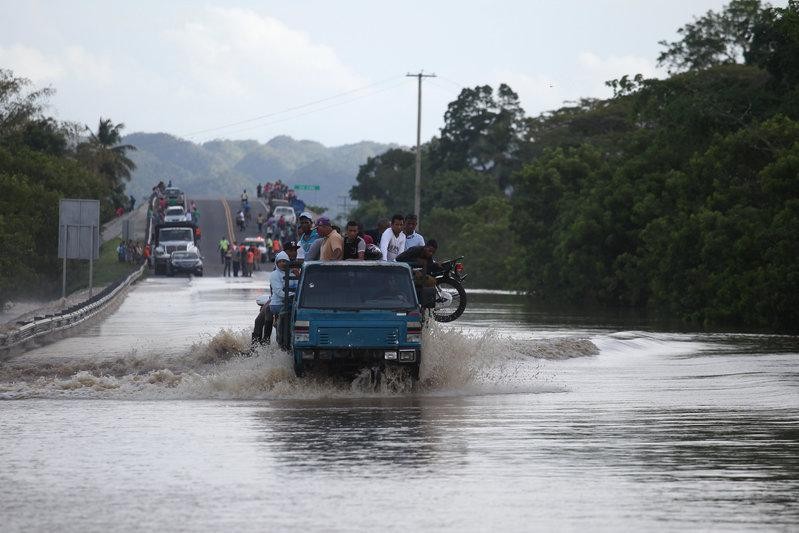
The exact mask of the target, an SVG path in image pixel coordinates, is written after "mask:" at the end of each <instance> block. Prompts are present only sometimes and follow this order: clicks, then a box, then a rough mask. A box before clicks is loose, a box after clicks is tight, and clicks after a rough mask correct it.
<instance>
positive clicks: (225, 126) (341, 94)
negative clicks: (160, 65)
mask: <svg viewBox="0 0 799 533" xmlns="http://www.w3.org/2000/svg"><path fill="white" fill-rule="evenodd" d="M400 77H402V76H392V77H390V78H386V79H383V80H380V81H376V82H374V83H370V84H368V85H364V86H362V87H358V88H355V89H350V90H349V91H344V92H342V93H338V94H334V95H332V96H328V97H325V98H320V99H319V100H314V101H312V102H307V103H305V104H301V105H297V106H293V107H288V108H286V109H282V110H280V111H274V112H272V113H266V114H264V115H258V116H256V117H252V118H248V119H244V120H240V121H237V122H231V123H229V124H225V125H222V126H215V127H213V128H206V129H204V130H197V131H193V132H190V133H184V134H183V135H181V136H182V137H193V136H195V135H200V134H201V133H208V132H211V131H217V130H222V129H225V128H231V127H233V126H240V125H241V124H248V123H250V122H255V121H258V120H263V119H265V118H269V117H274V116H277V115H282V114H283V113H290V112H291V111H297V110H298V109H304V108H306V107H311V106H314V105H316V104H321V103H324V102H328V101H330V100H335V99H337V98H341V97H343V96H347V95H349V94H353V93H357V92H360V91H364V90H366V89H369V88H372V87H375V86H378V85H382V84H384V83H387V82H389V81H393V80H396V79H398V78H400Z"/></svg>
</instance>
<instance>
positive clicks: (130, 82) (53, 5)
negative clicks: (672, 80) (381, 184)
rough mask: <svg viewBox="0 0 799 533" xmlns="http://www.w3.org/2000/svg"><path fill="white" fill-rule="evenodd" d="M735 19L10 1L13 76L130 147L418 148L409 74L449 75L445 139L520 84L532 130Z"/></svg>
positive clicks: (620, 7) (434, 98)
mask: <svg viewBox="0 0 799 533" xmlns="http://www.w3.org/2000/svg"><path fill="white" fill-rule="evenodd" d="M725 3H726V2H725V1H723V0H637V1H636V0H558V1H555V0H538V1H536V0H527V1H505V2H501V1H469V0H457V1H431V0H426V1H415V0H405V1H404V2H392V3H389V2H375V1H373V0H372V1H366V0H364V1H344V0H340V1H323V0H319V1H310V0H291V1H287V0H282V1H244V0H241V1H209V2H194V1H175V0H170V1H168V2H167V1H159V0H153V1H150V0H136V1H134V2H130V1H127V2H121V1H114V0H98V1H71V2H65V1H55V0H54V1H49V2H48V1H36V0H26V1H25V2H19V1H16V0H0V67H3V68H10V69H12V70H13V71H14V72H15V73H16V74H17V75H20V76H24V77H28V78H30V79H32V80H33V81H34V82H36V83H37V84H38V85H50V86H52V87H53V88H55V89H56V91H57V93H56V95H55V96H54V97H53V98H52V99H51V106H52V107H51V112H53V113H55V114H56V115H57V116H58V117H59V118H61V119H63V120H73V121H78V122H81V123H85V124H90V125H95V124H96V122H97V120H98V119H99V117H101V116H102V117H106V118H111V119H112V120H114V121H115V122H124V123H125V124H126V132H133V131H146V132H160V131H163V132H168V133H172V134H175V135H178V136H182V137H187V138H190V139H192V140H195V141H204V140H208V139H213V138H231V139H257V140H259V141H266V140H268V139H270V138H272V137H274V136H276V135H281V134H287V135H291V136H292V137H295V138H298V139H312V140H317V141H320V142H322V143H324V144H326V145H339V144H344V143H351V142H357V141H360V140H375V141H380V142H395V143H400V144H405V145H410V144H413V143H415V137H416V80H415V79H412V78H407V77H405V74H407V73H408V72H416V71H419V70H420V69H424V70H425V71H426V72H433V73H436V74H438V75H439V77H438V78H435V79H431V80H428V81H425V83H424V94H423V117H422V123H423V125H422V136H423V139H429V138H430V137H431V136H432V135H435V134H436V133H437V131H438V129H439V128H440V127H441V124H442V119H443V114H444V111H445V110H446V106H447V103H449V102H450V101H452V100H454V99H455V97H456V96H457V94H458V92H459V91H460V88H461V87H462V86H474V85H478V84H490V85H492V86H495V87H496V85H498V84H499V83H501V82H505V83H508V84H509V85H510V86H511V87H512V88H513V89H514V90H515V91H516V92H518V93H519V95H520V96H521V100H522V105H523V107H524V108H525V110H526V111H527V113H528V114H531V115H532V114H538V113H541V112H543V111H546V110H549V109H554V108H556V107H558V106H559V105H560V104H561V103H562V102H563V101H565V100H572V99H576V98H578V97H581V96H594V97H602V96H607V95H609V91H608V89H607V88H606V87H605V86H604V84H603V83H604V81H605V80H608V79H612V78H617V77H620V76H622V75H624V74H636V73H639V72H640V73H642V74H644V75H647V76H654V75H662V73H661V72H659V71H658V70H657V69H656V68H655V59H656V57H657V54H658V52H659V50H660V46H659V45H658V44H657V42H658V41H659V40H661V39H667V40H673V39H675V38H676V30H677V28H679V27H680V26H681V25H683V24H685V23H686V22H689V21H691V20H692V17H694V16H696V15H700V14H702V13H704V12H705V11H707V10H708V9H715V10H718V9H719V8H720V7H721V6H723V5H724V4H725ZM774 3H775V4H777V5H784V4H785V3H786V2H774Z"/></svg>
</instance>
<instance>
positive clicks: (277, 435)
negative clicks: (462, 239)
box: [0, 278, 799, 532]
mask: <svg viewBox="0 0 799 533" xmlns="http://www.w3.org/2000/svg"><path fill="white" fill-rule="evenodd" d="M261 281H262V280H261ZM261 281H258V280H255V281H254V282H251V281H248V282H246V283H245V282H241V281H237V282H228V281H226V280H221V279H213V278H209V279H201V280H191V281H186V280H165V279H158V280H153V281H150V280H148V281H147V282H145V283H144V284H142V285H141V286H140V287H138V288H137V289H136V290H134V291H133V292H132V293H131V294H130V295H129V296H128V297H127V299H126V300H125V302H124V303H123V304H122V306H120V308H119V310H118V311H117V312H116V313H114V315H113V316H111V317H109V318H108V319H107V320H105V321H104V322H102V323H99V324H96V325H94V326H92V327H91V328H88V329H87V331H86V332H84V333H83V334H81V335H79V336H76V337H73V338H72V339H66V340H64V341H60V342H57V343H54V344H52V345H49V346H45V347H43V348H40V349H37V350H32V351H31V352H29V353H28V354H25V355H24V356H23V357H20V358H18V359H16V360H14V361H10V362H8V363H5V364H4V365H3V366H2V367H0V398H7V399H9V401H0V502H2V504H0V524H3V528H2V529H3V531H6V530H8V531H27V530H55V529H58V530H75V531H77V530H80V531H84V530H95V531H107V530H130V531H134V530H136V531H138V530H141V529H145V530H148V529H153V530H187V531H219V530H263V529H270V530H303V529H310V530H326V531H327V530H347V531H349V530H380V531H383V530H401V531H403V532H405V531H408V530H441V529H446V530H453V529H457V530H466V531H473V530H499V531H504V530H529V529H543V530H562V529H566V530H592V531H593V530H596V529H599V530H608V531H617V530H654V531H660V530H674V529H679V530H706V529H716V530H723V531H728V530H741V529H749V530H762V529H768V530H771V529H776V530H786V531H787V530H796V529H797V527H799V506H798V505H797V496H796V495H797V494H799V454H797V449H799V340H798V339H797V338H796V337H786V336H769V335H756V334H742V333H735V334H731V333H721V332H715V333H703V332H697V331H680V330H679V328H676V327H675V328H671V329H670V328H668V327H663V324H662V323H658V324H657V325H655V323H654V322H653V321H651V320H650V319H648V318H646V317H641V316H637V315H627V314H625V313H612V314H608V313H589V312H587V310H585V309H582V310H580V309H574V308H572V309H566V308H560V309H557V308H543V307H541V306H537V305H534V304H531V303H530V302H529V301H528V300H527V299H525V298H523V297H518V296H510V295H502V294H471V295H470V297H469V307H468V309H467V312H466V314H465V315H464V317H463V318H462V319H461V320H459V321H457V322H456V323H454V324H453V327H452V328H451V329H447V328H444V329H440V330H436V331H433V332H430V331H428V332H427V335H429V337H428V338H427V340H426V342H427V347H426V350H427V351H426V355H427V356H429V358H428V359H426V365H427V366H428V370H435V372H431V375H432V376H433V377H434V378H435V379H432V378H431V379H429V380H428V381H429V383H428V384H427V386H426V387H422V389H421V390H419V391H417V392H416V393H414V394H392V393H387V392H372V391H363V390H353V389H352V388H351V387H350V386H348V384H347V383H340V382H339V383H332V382H331V383H329V382H326V381H324V380H322V381H319V382H313V381H311V380H297V379H295V378H294V377H293V376H292V375H291V367H290V362H289V361H288V358H287V357H286V356H285V354H278V353H277V352H276V351H275V350H274V346H272V347H271V348H269V349H268V350H267V349H264V350H262V351H261V352H260V355H259V356H258V357H231V353H230V351H231V349H232V350H234V351H236V350H237V349H238V347H240V346H243V345H244V344H245V343H246V339H247V332H246V331H245V329H246V328H248V327H249V325H250V322H251V320H252V318H253V315H254V311H255V306H254V304H253V303H252V300H253V299H254V295H255V294H257V293H258V292H259V291H260V290H261V288H260V286H259V285H258V283H261ZM165 293H168V294H169V295H170V298H169V299H168V301H166V302H165V303H164V305H162V306H161V305H159V306H154V305H152V303H153V301H154V298H159V297H162V296H163V294H165ZM225 328H228V329H229V330H231V331H223V330H225ZM428 341H432V342H428ZM231 347H232V348H231ZM77 399H80V400H77ZM76 400H77V401H76ZM119 400H124V401H119ZM152 400H157V401H152Z"/></svg>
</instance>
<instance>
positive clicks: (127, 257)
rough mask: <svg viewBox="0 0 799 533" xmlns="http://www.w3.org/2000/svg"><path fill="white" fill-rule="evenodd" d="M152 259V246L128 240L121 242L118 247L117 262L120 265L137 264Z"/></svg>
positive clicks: (121, 240)
mask: <svg viewBox="0 0 799 533" xmlns="http://www.w3.org/2000/svg"><path fill="white" fill-rule="evenodd" d="M148 257H150V245H149V244H145V245H142V243H141V241H133V240H131V239H128V240H127V241H126V240H125V239H120V240H119V245H118V246H117V261H119V262H120V263H130V264H136V263H140V262H141V261H142V260H143V259H147V258H148Z"/></svg>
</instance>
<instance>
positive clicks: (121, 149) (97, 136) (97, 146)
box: [77, 117, 136, 206]
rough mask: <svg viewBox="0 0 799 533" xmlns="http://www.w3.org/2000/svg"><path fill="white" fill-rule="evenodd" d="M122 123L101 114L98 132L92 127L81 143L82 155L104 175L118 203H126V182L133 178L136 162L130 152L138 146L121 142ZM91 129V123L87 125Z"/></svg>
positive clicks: (113, 197) (88, 163) (96, 170)
mask: <svg viewBox="0 0 799 533" xmlns="http://www.w3.org/2000/svg"><path fill="white" fill-rule="evenodd" d="M124 128H125V125H124V124H122V123H119V124H116V125H115V124H114V123H113V122H112V121H111V119H103V118H102V117H101V118H100V122H99V124H98V126H97V132H96V133H95V132H91V131H90V137H89V141H88V142H84V143H81V144H79V145H78V148H77V153H78V157H79V158H80V159H81V160H82V161H83V162H84V163H85V164H86V165H87V166H88V167H89V168H91V169H92V170H94V171H95V172H96V173H97V174H99V175H100V176H103V177H104V178H105V179H106V181H107V182H108V186H109V188H110V190H111V200H112V201H113V203H114V204H115V205H117V206H119V205H122V204H123V203H124V197H125V195H124V190H125V183H126V182H128V181H130V177H131V172H132V171H133V170H135V168H136V165H135V163H133V161H131V159H130V158H128V156H127V152H128V151H131V150H136V147H135V146H133V145H130V144H120V142H121V140H122V134H121V131H122V130H123V129H124ZM86 129H87V130H88V129H89V128H88V126H87V127H86Z"/></svg>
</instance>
